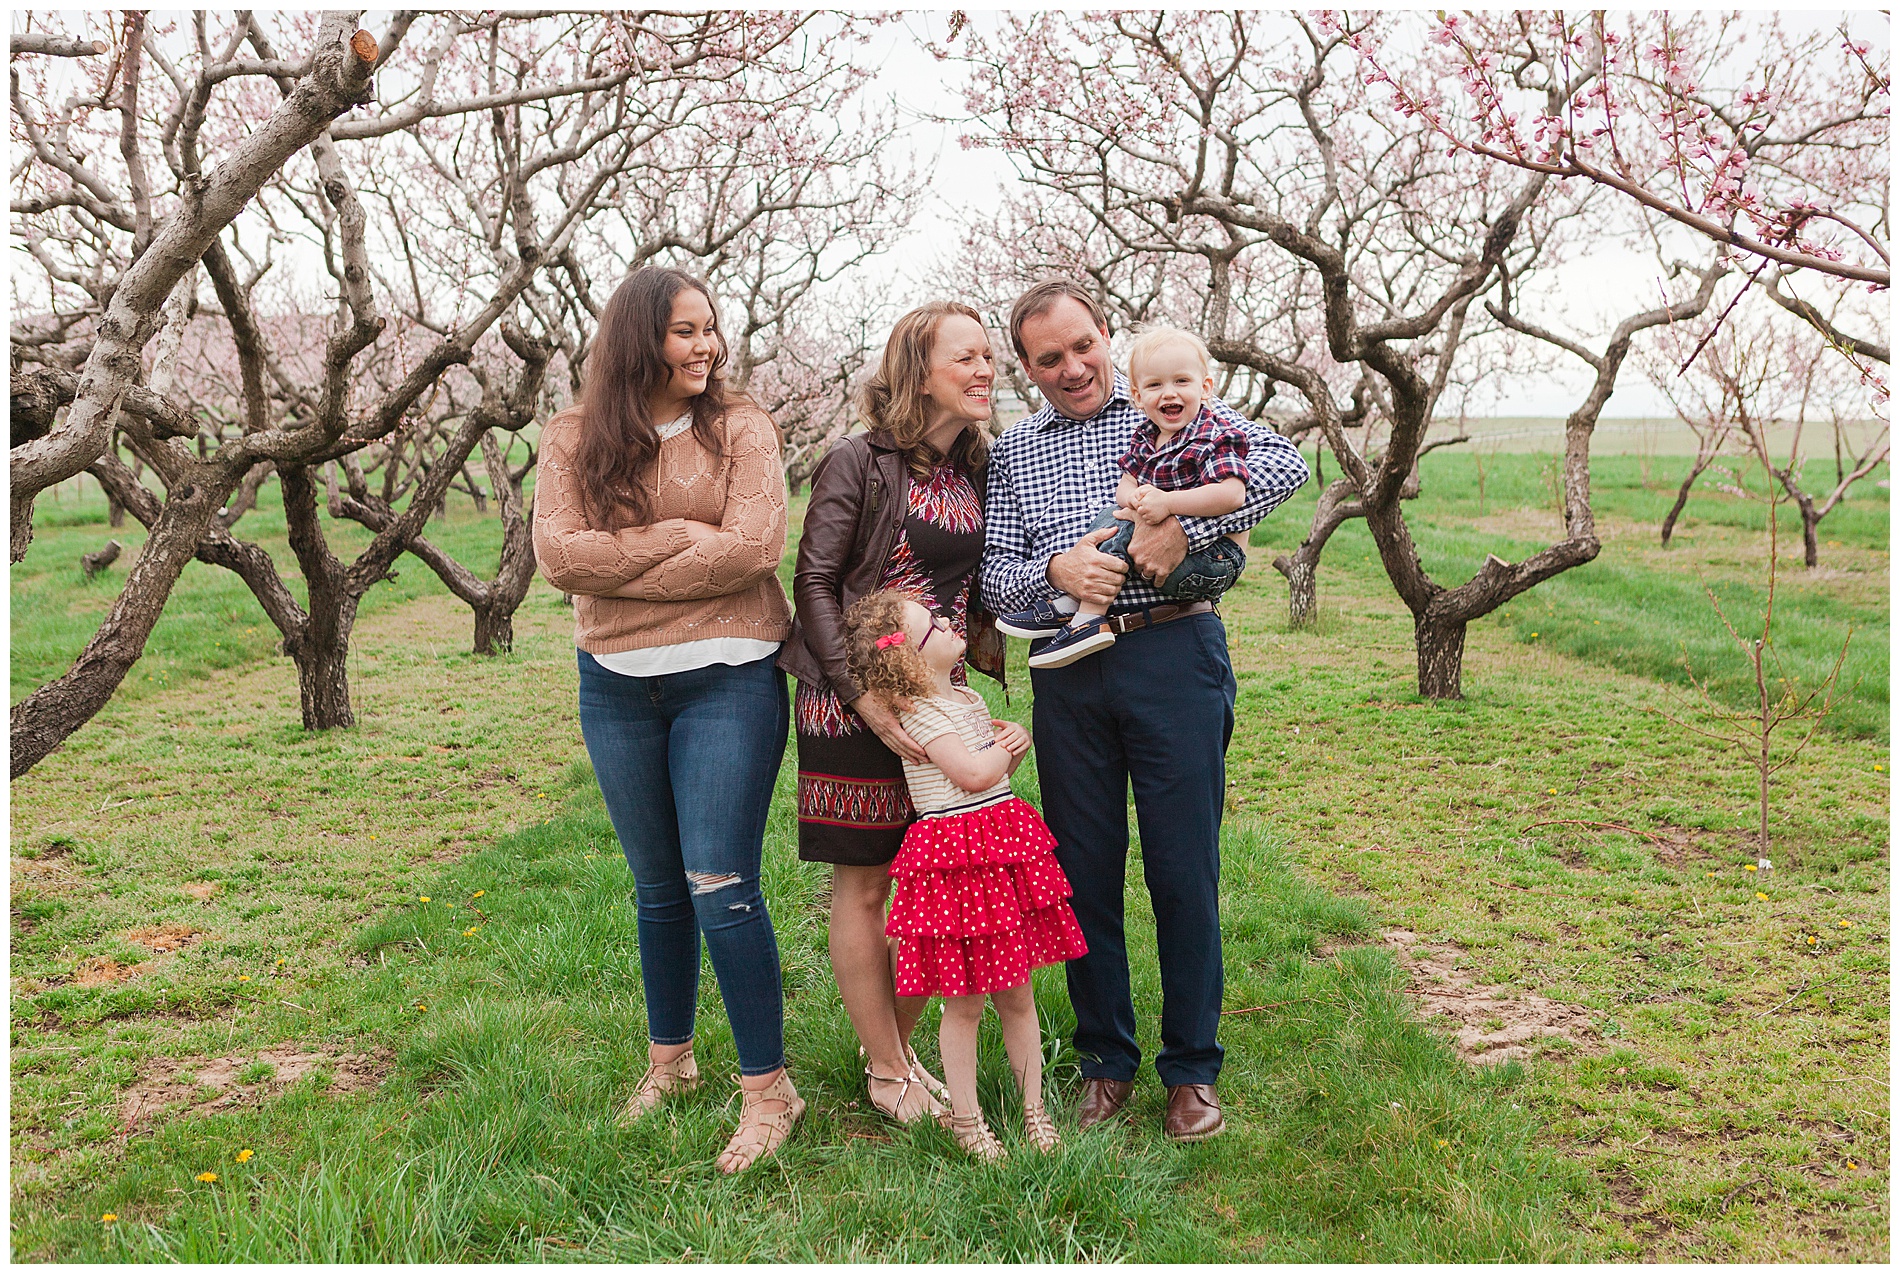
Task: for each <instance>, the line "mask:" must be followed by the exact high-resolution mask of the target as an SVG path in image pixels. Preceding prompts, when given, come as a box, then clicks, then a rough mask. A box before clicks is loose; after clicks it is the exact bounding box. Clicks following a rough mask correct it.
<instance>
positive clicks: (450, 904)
mask: <svg viewBox="0 0 1900 1274" xmlns="http://www.w3.org/2000/svg"><path fill="white" fill-rule="evenodd" d="M442 905H443V906H444V907H453V906H454V905H455V904H454V903H452V902H445V903H443V904H442Z"/></svg>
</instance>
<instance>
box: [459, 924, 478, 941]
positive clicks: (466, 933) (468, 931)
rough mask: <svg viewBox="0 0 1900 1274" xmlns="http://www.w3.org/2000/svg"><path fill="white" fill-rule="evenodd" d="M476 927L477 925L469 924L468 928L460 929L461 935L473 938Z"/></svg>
mask: <svg viewBox="0 0 1900 1274" xmlns="http://www.w3.org/2000/svg"><path fill="white" fill-rule="evenodd" d="M476 928H477V926H474V925H470V926H469V927H468V928H466V929H464V930H462V936H463V937H464V938H473V937H474V936H475V933H476Z"/></svg>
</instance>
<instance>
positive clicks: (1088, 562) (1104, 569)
mask: <svg viewBox="0 0 1900 1274" xmlns="http://www.w3.org/2000/svg"><path fill="white" fill-rule="evenodd" d="M1113 534H1115V528H1114V527H1112V526H1105V527H1103V528H1102V529H1101V530H1099V531H1090V532H1089V533H1088V534H1087V535H1085V536H1083V537H1082V538H1081V539H1079V540H1077V541H1076V542H1075V547H1074V548H1072V549H1070V550H1068V551H1067V552H1065V553H1058V554H1056V555H1055V556H1054V557H1052V558H1050V559H1049V582H1050V583H1051V584H1053V585H1055V586H1056V587H1057V588H1059V589H1061V590H1062V591H1063V592H1065V593H1067V594H1068V595H1069V596H1070V597H1073V598H1074V599H1075V600H1076V601H1078V602H1080V603H1082V604H1083V605H1085V606H1097V607H1100V608H1101V609H1103V610H1107V609H1108V604H1109V603H1110V602H1112V601H1114V600H1115V594H1117V593H1119V592H1121V588H1122V582H1123V580H1125V579H1126V578H1127V576H1128V563H1126V562H1124V561H1122V560H1121V559H1120V558H1119V557H1116V556H1115V555H1114V554H1113V553H1104V552H1102V551H1101V549H1099V548H1097V547H1096V546H1097V545H1098V544H1100V543H1101V542H1102V541H1103V540H1106V539H1108V538H1109V537H1110V536H1111V535H1113ZM1136 534H1137V535H1139V534H1140V532H1139V531H1137V532H1136ZM1180 538H1181V552H1180V553H1179V554H1178V555H1176V557H1175V564H1176V565H1177V566H1178V565H1179V564H1180V561H1181V558H1183V557H1186V556H1187V537H1186V536H1181V537H1180ZM1169 569H1170V570H1172V569H1173V567H1170V568H1169Z"/></svg>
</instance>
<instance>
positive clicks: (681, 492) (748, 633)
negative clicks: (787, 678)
mask: <svg viewBox="0 0 1900 1274" xmlns="http://www.w3.org/2000/svg"><path fill="white" fill-rule="evenodd" d="M723 428H724V429H725V437H724V443H725V447H726V457H725V459H724V460H723V461H718V460H715V459H714V458H713V457H712V456H711V455H710V454H708V453H707V451H706V450H705V448H703V447H701V446H700V445H699V440H698V439H697V438H695V437H694V435H693V431H692V430H691V429H688V430H685V431H684V432H682V433H679V434H676V435H675V436H673V437H671V438H668V439H666V440H665V441H664V442H662V443H661V444H660V454H659V459H658V461H657V462H656V464H655V469H654V475H653V478H654V488H655V492H654V498H653V513H654V521H653V523H652V525H650V526H634V527H624V528H622V529H621V530H618V531H600V530H595V529H594V528H593V527H591V526H589V525H588V522H587V518H586V515H585V514H584V513H583V512H582V507H583V506H582V503H581V487H580V479H579V475H577V474H576V473H575V472H574V468H573V455H574V448H575V445H576V444H577V443H578V442H579V440H580V411H579V409H578V408H574V407H570V408H568V409H567V410H566V411H563V412H560V413H558V414H557V415H555V416H554V418H553V419H551V420H549V421H548V423H547V424H546V426H544V427H543V429H542V431H541V458H540V461H539V463H538V465H537V473H536V477H535V493H534V556H535V560H536V562H537V563H539V565H540V567H541V574H542V575H543V576H544V577H545V578H546V579H547V581H548V583H550V584H552V585H554V587H556V588H558V589H560V590H561V591H562V592H564V593H572V594H574V644H575V645H577V646H579V647H580V648H581V649H582V650H585V651H587V652H588V653H589V654H594V655H605V654H612V653H614V652H616V651H622V650H640V649H645V648H648V647H652V646H674V645H678V644H680V643H682V642H688V641H703V640H706V639H708V638H713V637H752V638H757V639H760V640H763V641H783V640H784V639H785V637H786V635H787V634H788V633H790V632H791V628H792V609H791V607H790V605H788V604H787V603H786V600H785V590H784V589H783V588H781V587H780V586H779V582H778V576H777V575H776V574H775V572H776V571H777V570H778V563H779V557H780V556H781V555H782V554H783V553H784V552H785V504H786V499H785V474H784V470H783V469H782V468H781V467H780V463H779V447H778V434H777V431H776V430H775V429H773V427H772V418H771V417H770V416H768V415H766V414H765V413H764V412H763V411H760V410H759V409H758V408H756V407H751V406H744V405H735V406H733V408H732V409H731V410H730V411H729V412H727V414H726V420H725V424H724V426H723ZM689 521H692V522H705V523H709V524H711V525H713V526H716V527H718V528H719V533H718V534H717V535H711V536H708V537H706V538H705V539H704V540H701V541H700V542H699V543H697V544H694V543H693V542H692V540H691V538H690V537H689V536H688V535H687V533H686V523H687V522H689Z"/></svg>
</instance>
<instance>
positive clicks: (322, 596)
mask: <svg viewBox="0 0 1900 1274" xmlns="http://www.w3.org/2000/svg"><path fill="white" fill-rule="evenodd" d="M277 481H278V485H279V486H281V487H282V489H283V493H284V521H285V522H286V523H287V524H288V526H289V530H290V547H291V551H292V552H294V553H295V554H296V555H297V564H298V566H300V567H301V568H302V571H303V577H304V580H305V582H306V583H307V584H308V586H309V590H310V594H309V597H310V600H309V603H308V605H307V606H306V607H305V611H306V613H305V615H304V616H303V622H302V623H301V624H299V625H297V626H295V627H294V628H292V629H291V630H289V631H286V632H284V653H285V654H286V655H289V656H290V658H291V660H292V662H294V663H295V664H296V665H297V688H298V691H299V692H300V694H301V696H302V699H303V728H304V729H306V730H330V729H337V728H347V727H349V726H353V725H355V724H356V714H355V712H353V711H352V710H351V708H350V683H349V674H348V665H349V657H350V633H351V631H352V630H353V629H354V628H355V627H356V608H357V604H358V602H359V601H360V600H361V598H360V595H358V594H356V593H355V592H354V590H352V589H351V588H350V581H349V580H348V578H347V572H346V571H345V569H344V566H343V563H342V562H340V561H338V560H337V557H336V555H335V554H334V553H332V552H331V551H330V546H329V544H328V543H327V542H326V541H325V539H324V536H323V528H322V526H321V525H320V524H319V523H318V521H317V487H316V483H315V482H313V481H312V480H311V477H310V470H309V468H308V467H307V466H305V465H282V466H280V467H279V468H278V471H277Z"/></svg>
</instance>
